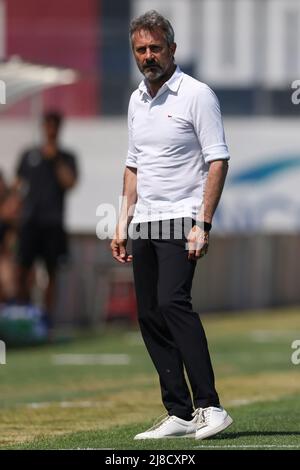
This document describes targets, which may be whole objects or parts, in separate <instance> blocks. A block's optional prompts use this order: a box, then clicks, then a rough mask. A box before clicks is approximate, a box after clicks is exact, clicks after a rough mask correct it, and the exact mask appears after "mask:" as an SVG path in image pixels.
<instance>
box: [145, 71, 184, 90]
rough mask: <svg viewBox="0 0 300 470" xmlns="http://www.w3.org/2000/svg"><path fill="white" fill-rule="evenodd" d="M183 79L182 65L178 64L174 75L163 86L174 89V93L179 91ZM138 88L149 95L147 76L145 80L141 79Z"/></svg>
mask: <svg viewBox="0 0 300 470" xmlns="http://www.w3.org/2000/svg"><path fill="white" fill-rule="evenodd" d="M182 79H183V72H182V71H181V70H180V67H179V66H178V65H177V67H176V69H175V71H174V73H173V75H172V77H171V78H169V80H168V81H167V82H165V83H164V84H163V85H162V86H163V87H164V88H166V87H167V88H169V90H171V91H173V92H174V93H177V91H178V89H179V86H180V83H181V81H182ZM138 88H139V90H140V92H141V93H142V94H147V95H149V92H148V88H147V85H146V79H145V78H144V80H142V81H141V83H140V84H139V87H138Z"/></svg>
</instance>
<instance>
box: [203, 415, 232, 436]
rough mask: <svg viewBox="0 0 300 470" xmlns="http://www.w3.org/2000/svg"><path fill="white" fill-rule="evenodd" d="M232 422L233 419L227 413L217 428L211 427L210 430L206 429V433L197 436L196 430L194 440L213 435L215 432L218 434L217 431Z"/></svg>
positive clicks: (220, 430) (222, 429)
mask: <svg viewBox="0 0 300 470" xmlns="http://www.w3.org/2000/svg"><path fill="white" fill-rule="evenodd" d="M232 423H233V419H232V418H231V417H230V416H229V415H228V416H226V418H225V420H224V422H223V423H222V424H220V426H218V427H217V428H214V429H211V430H210V431H207V432H206V433H203V434H201V435H200V436H197V432H196V436H195V438H196V440H200V439H206V438H207V437H211V436H214V435H215V434H218V433H219V432H222V431H224V430H225V429H226V428H228V427H229V426H230V425H231V424H232Z"/></svg>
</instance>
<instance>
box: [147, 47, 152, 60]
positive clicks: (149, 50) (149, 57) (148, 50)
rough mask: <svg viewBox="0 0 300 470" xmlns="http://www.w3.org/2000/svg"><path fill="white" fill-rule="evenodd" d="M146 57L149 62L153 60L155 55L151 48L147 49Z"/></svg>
mask: <svg viewBox="0 0 300 470" xmlns="http://www.w3.org/2000/svg"><path fill="white" fill-rule="evenodd" d="M145 55H146V59H147V60H149V59H153V53H152V51H151V49H150V47H147V49H146V54H145Z"/></svg>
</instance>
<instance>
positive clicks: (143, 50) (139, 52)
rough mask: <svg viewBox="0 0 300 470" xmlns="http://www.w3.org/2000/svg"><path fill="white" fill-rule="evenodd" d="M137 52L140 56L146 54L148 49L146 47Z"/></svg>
mask: <svg viewBox="0 0 300 470" xmlns="http://www.w3.org/2000/svg"><path fill="white" fill-rule="evenodd" d="M136 51H137V53H138V54H145V52H146V48H145V47H139V48H138V49H137V50H136Z"/></svg>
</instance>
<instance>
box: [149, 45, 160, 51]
mask: <svg viewBox="0 0 300 470" xmlns="http://www.w3.org/2000/svg"><path fill="white" fill-rule="evenodd" d="M160 50H161V48H160V47H159V46H153V47H151V51H152V52H159V51H160Z"/></svg>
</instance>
